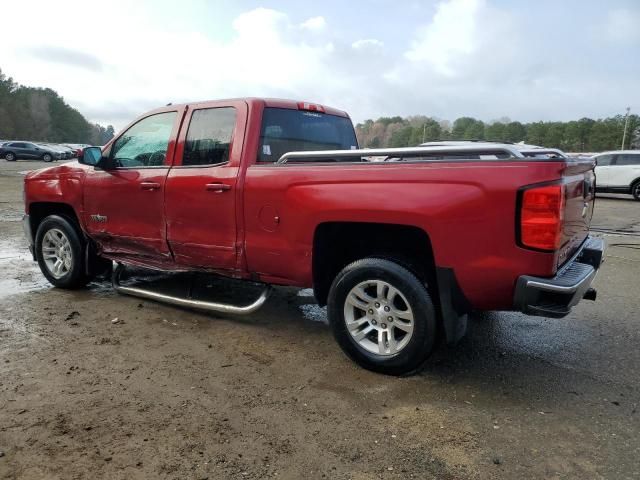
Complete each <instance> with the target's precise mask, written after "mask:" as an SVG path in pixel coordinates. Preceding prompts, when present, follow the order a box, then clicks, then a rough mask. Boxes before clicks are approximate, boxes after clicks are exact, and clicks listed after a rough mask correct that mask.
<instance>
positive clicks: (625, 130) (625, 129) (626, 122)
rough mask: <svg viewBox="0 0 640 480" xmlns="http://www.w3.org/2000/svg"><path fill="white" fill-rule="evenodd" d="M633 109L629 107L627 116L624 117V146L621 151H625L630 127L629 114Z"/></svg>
mask: <svg viewBox="0 0 640 480" xmlns="http://www.w3.org/2000/svg"><path fill="white" fill-rule="evenodd" d="M630 111H631V107H627V114H626V115H625V116H624V132H623V133H622V146H621V147H620V150H624V141H625V140H626V139H627V127H628V126H629V112H630Z"/></svg>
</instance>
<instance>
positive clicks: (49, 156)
mask: <svg viewBox="0 0 640 480" xmlns="http://www.w3.org/2000/svg"><path fill="white" fill-rule="evenodd" d="M42 160H43V161H45V162H50V161H51V160H53V157H52V156H51V155H50V154H48V153H45V154H44V155H43V156H42Z"/></svg>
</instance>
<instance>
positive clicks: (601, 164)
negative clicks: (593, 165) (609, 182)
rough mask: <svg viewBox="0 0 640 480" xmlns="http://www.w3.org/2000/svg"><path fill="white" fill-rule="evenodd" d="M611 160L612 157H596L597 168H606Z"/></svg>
mask: <svg viewBox="0 0 640 480" xmlns="http://www.w3.org/2000/svg"><path fill="white" fill-rule="evenodd" d="M611 160H613V155H600V156H599V157H597V161H598V166H599V167H607V166H609V165H611Z"/></svg>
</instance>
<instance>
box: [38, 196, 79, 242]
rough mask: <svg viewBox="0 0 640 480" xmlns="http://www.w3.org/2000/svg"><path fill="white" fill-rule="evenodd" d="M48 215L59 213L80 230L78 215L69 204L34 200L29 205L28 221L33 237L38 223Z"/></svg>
mask: <svg viewBox="0 0 640 480" xmlns="http://www.w3.org/2000/svg"><path fill="white" fill-rule="evenodd" d="M49 215H61V216H63V217H67V218H68V219H69V220H71V221H72V222H73V223H74V224H75V225H76V227H77V228H78V231H79V233H82V231H81V230H80V222H79V221H78V216H77V215H76V212H75V210H74V209H73V207H72V206H71V205H68V204H66V203H56V202H35V203H32V204H31V205H29V222H30V223H31V232H32V235H33V236H34V238H35V235H36V232H37V231H38V227H39V226H40V223H42V221H43V220H44V219H45V218H47V217H48V216H49Z"/></svg>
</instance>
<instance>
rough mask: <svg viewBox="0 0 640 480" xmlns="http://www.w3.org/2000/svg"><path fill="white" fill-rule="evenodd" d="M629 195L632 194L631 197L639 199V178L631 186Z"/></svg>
mask: <svg viewBox="0 0 640 480" xmlns="http://www.w3.org/2000/svg"><path fill="white" fill-rule="evenodd" d="M631 195H633V198H635V199H636V200H640V180H638V181H637V182H636V183H634V184H633V186H632V187H631Z"/></svg>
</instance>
